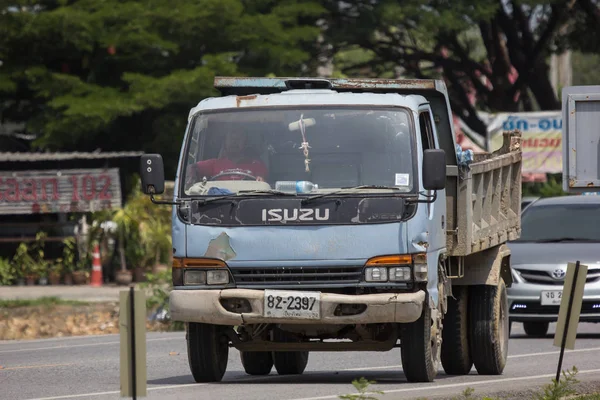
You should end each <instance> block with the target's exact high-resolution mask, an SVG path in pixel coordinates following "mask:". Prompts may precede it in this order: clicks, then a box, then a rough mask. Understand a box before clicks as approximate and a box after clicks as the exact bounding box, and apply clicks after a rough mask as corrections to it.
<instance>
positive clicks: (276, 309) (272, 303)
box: [264, 290, 321, 319]
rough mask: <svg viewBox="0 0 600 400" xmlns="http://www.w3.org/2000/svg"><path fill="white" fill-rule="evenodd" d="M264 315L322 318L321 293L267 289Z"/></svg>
mask: <svg viewBox="0 0 600 400" xmlns="http://www.w3.org/2000/svg"><path fill="white" fill-rule="evenodd" d="M264 316H265V317H271V318H298V319H320V318H321V293H320V292H297V291H295V290H290V291H286V290H265V305H264Z"/></svg>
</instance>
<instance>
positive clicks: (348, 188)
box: [301, 185, 400, 204]
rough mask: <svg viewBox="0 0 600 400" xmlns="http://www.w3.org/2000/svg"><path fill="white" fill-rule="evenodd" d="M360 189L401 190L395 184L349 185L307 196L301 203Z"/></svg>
mask: <svg viewBox="0 0 600 400" xmlns="http://www.w3.org/2000/svg"><path fill="white" fill-rule="evenodd" d="M360 189H391V190H400V188H397V187H395V186H380V185H362V186H349V187H343V188H342V189H341V190H336V191H335V192H329V193H321V194H316V195H314V196H310V197H305V198H304V199H302V201H301V204H308V203H310V202H311V201H313V200H316V199H321V198H324V197H330V196H337V195H340V194H344V193H348V191H349V190H360ZM350 193H351V192H350Z"/></svg>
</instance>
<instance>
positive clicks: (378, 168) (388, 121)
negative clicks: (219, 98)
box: [183, 107, 415, 196]
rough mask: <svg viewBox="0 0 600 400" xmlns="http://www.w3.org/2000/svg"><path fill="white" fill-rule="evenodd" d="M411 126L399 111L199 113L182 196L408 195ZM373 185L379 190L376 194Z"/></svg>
mask: <svg viewBox="0 0 600 400" xmlns="http://www.w3.org/2000/svg"><path fill="white" fill-rule="evenodd" d="M412 126H413V124H412V120H411V118H410V114H409V113H408V112H407V111H406V110H405V109H401V108H393V109H390V108H385V109H384V108H374V107H369V108H366V107H365V108H350V107H336V108H332V107H313V108H301V109H294V110H290V109H289V108H275V107H272V108H269V109H252V110H234V111H224V112H211V113H200V114H198V115H196V116H195V117H194V119H193V121H192V127H191V134H190V135H188V137H189V142H188V144H187V147H186V159H185V160H184V167H185V168H184V170H183V179H184V182H185V184H184V185H183V188H184V193H185V195H192V196H198V195H208V196H211V195H214V196H223V195H232V194H233V195H235V194H239V193H243V192H254V193H261V194H263V195H264V194H277V192H279V193H280V194H281V193H282V192H286V193H292V194H294V195H296V194H311V195H312V194H318V193H327V192H332V191H340V190H341V191H342V194H343V193H344V192H345V190H346V189H344V188H355V187H357V186H369V188H359V189H356V188H355V189H347V190H348V192H356V191H360V192H385V193H388V192H390V193H391V192H395V193H396V192H400V193H401V192H405V193H409V192H412V191H413V186H414V182H415V181H414V180H415V174H414V171H415V167H414V165H413V157H412V153H413V151H412V149H413V135H412V129H411V127H412ZM372 186H378V187H377V188H373V187H372Z"/></svg>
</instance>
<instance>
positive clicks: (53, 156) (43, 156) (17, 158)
mask: <svg viewBox="0 0 600 400" xmlns="http://www.w3.org/2000/svg"><path fill="white" fill-rule="evenodd" d="M142 154H144V152H141V151H115V152H108V151H107V152H100V151H98V152H89V153H85V152H77V151H76V152H70V153H27V152H18V153H2V152H0V162H33V161H61V160H102V159H106V158H128V157H139V156H141V155H142Z"/></svg>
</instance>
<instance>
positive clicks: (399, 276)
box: [389, 267, 410, 282]
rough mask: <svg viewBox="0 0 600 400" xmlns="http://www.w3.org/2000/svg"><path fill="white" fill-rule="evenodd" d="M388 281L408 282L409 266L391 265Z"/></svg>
mask: <svg viewBox="0 0 600 400" xmlns="http://www.w3.org/2000/svg"><path fill="white" fill-rule="evenodd" d="M389 272H390V273H389V275H390V281H393V282H408V281H410V267H391V268H390V269H389Z"/></svg>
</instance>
